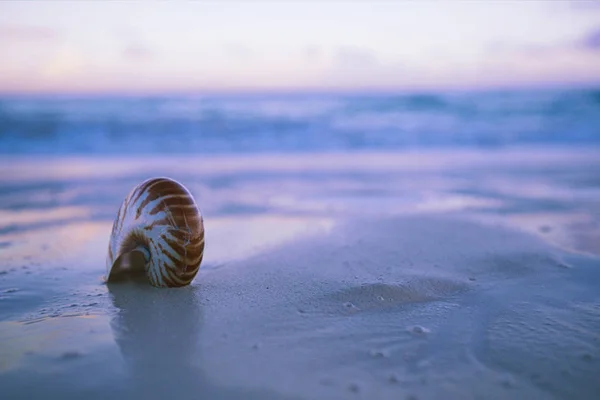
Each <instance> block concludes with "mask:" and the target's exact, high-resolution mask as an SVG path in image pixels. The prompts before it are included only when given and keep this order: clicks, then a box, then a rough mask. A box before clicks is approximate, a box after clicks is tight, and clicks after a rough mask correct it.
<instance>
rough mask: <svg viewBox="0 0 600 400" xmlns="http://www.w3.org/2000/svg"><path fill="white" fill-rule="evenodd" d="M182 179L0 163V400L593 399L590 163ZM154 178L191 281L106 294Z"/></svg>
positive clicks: (464, 158) (104, 165)
mask: <svg viewBox="0 0 600 400" xmlns="http://www.w3.org/2000/svg"><path fill="white" fill-rule="evenodd" d="M185 164H186V166H187V168H186V169H185V171H182V169H181V166H180V165H181V160H178V159H161V160H153V161H152V162H150V161H149V160H144V159H135V158H134V159H127V160H125V159H120V160H117V159H111V160H109V159H101V158H99V159H88V160H85V159H60V160H59V159H32V160H26V159H10V160H9V159H5V160H3V161H2V162H0V185H1V186H0V387H1V388H2V393H3V395H2V397H3V398H7V399H9V398H10V399H30V398H61V399H81V398H88V399H96V398H97V399H105V398H109V397H110V396H117V397H116V398H131V399H162V398H170V399H198V398H206V399H241V398H243V399H353V398H356V399H575V398H577V399H597V398H598V393H600V379H599V378H598V377H599V376H600V287H599V282H600V256H599V255H600V251H599V249H600V233H599V232H600V223H599V221H600V208H599V204H600V180H599V177H600V174H599V172H600V157H599V156H598V154H594V153H593V152H590V151H573V152H559V151H551V150H540V151H537V152H536V151H498V152H490V153H489V154H483V153H481V152H480V153H476V154H469V153H465V154H458V153H447V154H441V153H423V154H412V153H409V154H356V155H340V154H337V155H335V154H334V155H318V156H302V155H293V156H289V157H277V156H269V157H258V156H256V157H250V156H248V157H247V158H245V159H243V158H242V159H240V158H237V159H228V158H226V157H218V158H217V157H214V158H210V157H205V158H197V159H189V160H185ZM155 175H159V176H160V175H167V176H171V177H173V178H175V179H178V180H179V181H181V182H182V183H184V184H186V186H188V188H189V189H190V191H191V192H192V194H194V196H195V198H196V201H197V203H198V204H199V205H200V207H201V209H202V211H203V214H204V219H205V227H206V252H205V260H204V262H203V264H202V267H201V269H200V272H199V274H198V276H197V277H196V279H195V280H194V282H193V283H192V285H191V286H189V287H185V288H181V289H157V288H153V287H150V286H149V285H140V284H134V283H131V282H129V283H127V282H126V283H119V284H111V285H106V284H104V282H103V279H102V276H103V275H104V274H105V258H106V248H107V243H108V236H109V234H110V227H111V224H112V219H113V217H114V215H115V214H116V211H117V209H118V206H119V205H120V202H121V201H122V199H123V197H124V196H125V195H126V194H127V192H128V191H129V190H130V189H131V187H133V186H134V185H135V184H137V183H139V182H141V181H142V180H143V179H145V178H147V177H150V176H155ZM5 396H6V397H5Z"/></svg>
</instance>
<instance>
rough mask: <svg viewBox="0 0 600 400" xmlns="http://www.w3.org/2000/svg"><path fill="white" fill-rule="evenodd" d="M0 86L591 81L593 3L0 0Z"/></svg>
mask: <svg viewBox="0 0 600 400" xmlns="http://www.w3.org/2000/svg"><path fill="white" fill-rule="evenodd" d="M0 59H1V60H2V62H0V91H2V92H105V91H129V92H160V91H195V90H282V89H284V90H285V89H308V90H312V89H316V90H323V89H324V90H329V89H342V90H354V89H409V90H410V89H422V88H426V89H430V88H434V89H450V88H488V87H510V86H515V87H523V86H545V85H575V84H577V85H581V84H591V83H598V82H600V1H595V2H589V1H588V2H585V1H556V0H548V1H532V0H527V1H508V0H506V1H502V0H498V1H493V0H490V1H458V0H456V1H381V2H374V1H358V0H352V1H347V2H343V1H323V2H317V1H315V2H306V1H305V2H294V1H292V0H287V1H284V2H274V1H272V2H262V1H259V0H254V1H250V2H248V1H246V2H235V1H233V0H228V1H222V2H182V3H177V4H176V5H175V4H173V3H170V2H144V3H143V4H142V3H141V2H44V1H39V2H34V1H27V2H17V1H14V2H10V1H3V2H0Z"/></svg>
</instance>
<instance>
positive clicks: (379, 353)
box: [369, 350, 389, 358]
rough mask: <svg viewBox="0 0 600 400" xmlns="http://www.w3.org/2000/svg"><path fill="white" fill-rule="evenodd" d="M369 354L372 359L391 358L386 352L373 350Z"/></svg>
mask: <svg viewBox="0 0 600 400" xmlns="http://www.w3.org/2000/svg"><path fill="white" fill-rule="evenodd" d="M369 354H370V355H371V357H374V358H387V357H389V354H388V352H387V351H385V350H371V351H369Z"/></svg>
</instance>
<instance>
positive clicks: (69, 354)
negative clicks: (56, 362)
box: [60, 350, 83, 360]
mask: <svg viewBox="0 0 600 400" xmlns="http://www.w3.org/2000/svg"><path fill="white" fill-rule="evenodd" d="M81 356H83V354H82V353H81V352H79V351H77V350H70V351H65V352H64V353H62V355H61V356H60V358H62V359H63V360H72V359H74V358H79V357H81Z"/></svg>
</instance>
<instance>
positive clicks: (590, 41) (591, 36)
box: [580, 28, 600, 51]
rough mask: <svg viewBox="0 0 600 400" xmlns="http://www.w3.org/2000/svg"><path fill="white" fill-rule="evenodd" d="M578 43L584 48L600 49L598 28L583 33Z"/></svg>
mask: <svg viewBox="0 0 600 400" xmlns="http://www.w3.org/2000/svg"><path fill="white" fill-rule="evenodd" d="M580 45H581V47H582V48H583V49H585V50H589V51H600V28H596V29H595V30H593V31H592V32H590V33H588V34H587V35H585V36H584V37H583V39H582V40H581V42H580Z"/></svg>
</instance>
